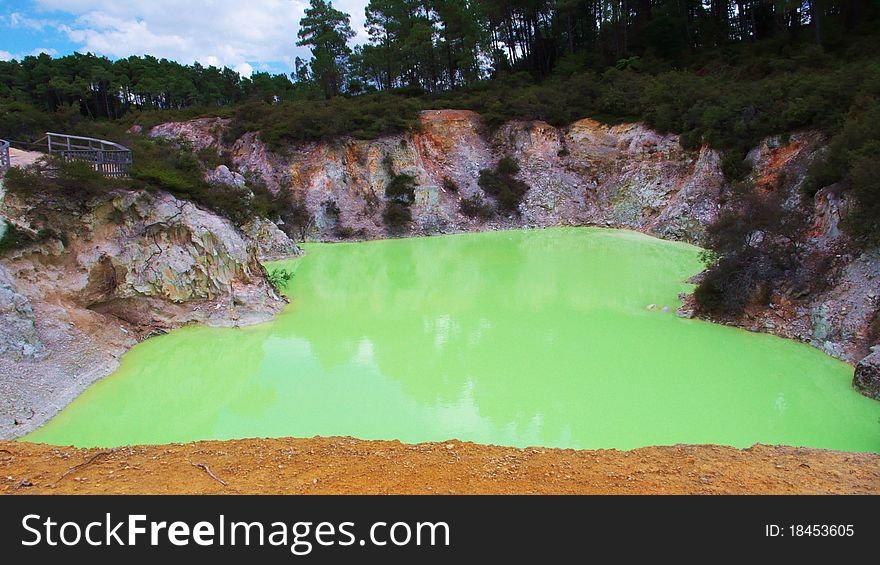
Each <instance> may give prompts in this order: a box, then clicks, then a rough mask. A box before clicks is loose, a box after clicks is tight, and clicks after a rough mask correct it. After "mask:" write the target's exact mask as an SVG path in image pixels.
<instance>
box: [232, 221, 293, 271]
mask: <svg viewBox="0 0 880 565" xmlns="http://www.w3.org/2000/svg"><path fill="white" fill-rule="evenodd" d="M241 229H242V232H244V235H245V236H246V237H248V238H250V240H251V241H252V242H253V243H254V245H256V248H257V256H258V257H259V259H260V261H276V260H279V259H289V258H291V257H296V256H298V255H302V253H303V251H302V249H300V247H299V246H298V245H297V244H296V243H294V242H293V240H291V239H290V238H289V237H288V236H287V234H286V233H284V232H283V231H281V230H280V229H278V226H277V225H275V223H274V222H270V221H269V220H266V219H264V218H255V219H253V220H251V221H250V222H248V223H247V225H245V226H244V227H242V228H241Z"/></svg>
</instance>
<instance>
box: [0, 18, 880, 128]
mask: <svg viewBox="0 0 880 565" xmlns="http://www.w3.org/2000/svg"><path fill="white" fill-rule="evenodd" d="M877 12H878V8H877V4H876V3H875V2H872V1H870V0H482V1H480V2H477V1H474V0H370V2H369V3H368V4H367V6H366V9H365V16H366V29H367V32H368V34H369V41H368V42H366V43H364V44H361V45H357V46H354V47H352V46H351V41H352V39H353V38H354V36H355V33H354V31H353V30H352V28H351V23H350V21H351V19H350V15H349V14H346V13H345V12H342V11H340V10H337V9H336V8H334V6H333V4H332V2H328V1H326V0H311V2H310V5H309V7H308V8H307V9H306V12H305V17H304V18H303V19H302V21H301V23H300V30H299V33H298V37H297V38H296V40H295V41H296V42H297V45H299V46H307V47H309V48H310V50H311V58H310V60H308V61H305V60H303V59H301V58H297V60H296V64H295V70H294V71H293V72H292V73H291V74H290V75H289V76H286V75H282V74H270V73H261V72H258V73H254V74H253V75H252V76H250V77H243V76H241V75H240V74H239V73H237V72H235V71H234V70H232V69H229V68H217V67H214V66H207V67H205V66H202V65H200V64H198V63H196V64H193V65H182V64H179V63H176V62H174V61H169V60H167V59H157V58H155V57H151V56H143V57H137V56H132V57H129V58H127V59H121V60H118V61H111V60H109V59H107V58H106V57H99V56H96V55H92V54H81V53H74V54H72V55H67V56H64V57H59V58H52V57H50V56H49V55H46V54H42V55H38V56H28V57H25V58H24V59H22V60H21V61H0V99H5V100H13V101H18V102H26V103H28V104H31V105H33V106H35V107H37V108H39V109H41V110H44V111H48V112H55V111H57V110H59V109H61V108H64V107H71V106H73V107H75V108H76V109H77V110H79V112H80V113H81V114H82V115H84V116H86V117H91V118H111V119H115V118H119V117H121V116H123V115H124V114H126V113H127V112H129V111H131V110H179V109H182V108H189V107H200V106H201V107H204V106H227V105H234V104H237V103H239V102H242V101H244V100H248V99H257V100H263V101H266V102H271V103H274V102H279V101H284V100H294V99H314V98H321V97H324V98H332V97H334V96H339V95H346V96H354V95H359V94H363V93H370V92H376V91H390V90H399V89H410V90H411V91H413V92H428V93H438V92H443V91H452V90H456V89H460V88H463V87H469V86H473V85H475V84H478V83H481V82H482V81H484V79H487V78H491V77H493V76H497V75H498V74H499V73H505V72H518V71H524V72H527V73H529V74H530V75H531V76H532V77H533V78H534V79H535V80H541V79H543V78H545V77H547V76H548V75H550V74H551V73H552V72H553V71H554V70H556V69H558V68H560V67H561V68H562V69H563V70H565V69H568V68H571V67H572V66H574V67H576V68H584V67H587V68H593V69H601V68H603V67H608V66H611V65H618V66H626V65H628V64H631V63H632V62H633V61H636V60H637V58H645V57H647V58H655V59H661V60H667V61H677V62H682V63H684V62H686V61H687V60H688V58H690V57H693V56H694V54H695V53H698V52H699V51H700V50H701V49H703V48H707V47H724V46H726V45H730V44H735V43H742V42H752V41H758V40H762V39H767V38H772V37H780V36H784V37H787V38H791V39H793V40H798V41H804V40H809V41H814V42H815V43H816V44H818V45H820V46H823V45H834V44H835V43H840V42H841V41H845V39H846V36H847V34H848V33H850V32H851V31H852V30H854V29H855V28H857V27H858V26H859V25H860V23H861V24H862V25H867V24H865V22H869V21H874V20H875V17H876V15H877Z"/></svg>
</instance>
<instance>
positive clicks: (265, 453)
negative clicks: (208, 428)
mask: <svg viewBox="0 0 880 565" xmlns="http://www.w3.org/2000/svg"><path fill="white" fill-rule="evenodd" d="M212 474H213V477H212V476H211V475H212ZM221 481H222V482H221ZM0 492H5V493H7V494H98V493H101V494H878V493H880V455H876V454H867V453H841V452H835V451H822V450H815V449H796V448H793V447H771V446H763V445H756V446H754V447H752V448H750V449H745V450H739V449H734V448H732V447H721V446H710V445H679V446H669V447H646V448H642V449H635V450H632V451H615V450H598V451H574V450H571V449H565V450H563V449H546V448H542V447H530V448H527V449H518V448H513V447H498V446H491V445H477V444H473V443H462V442H458V441H449V442H445V443H421V444H417V445H407V444H402V443H400V442H396V441H362V440H356V439H352V438H312V439H290V438H282V439H248V440H230V441H223V442H216V441H203V442H196V443H190V444H186V445H178V444H173V445H164V446H142V447H123V448H118V449H114V450H112V451H111V450H100V449H75V448H70V447H64V448H57V447H49V446H44V445H34V444H22V443H10V442H6V443H3V442H0Z"/></svg>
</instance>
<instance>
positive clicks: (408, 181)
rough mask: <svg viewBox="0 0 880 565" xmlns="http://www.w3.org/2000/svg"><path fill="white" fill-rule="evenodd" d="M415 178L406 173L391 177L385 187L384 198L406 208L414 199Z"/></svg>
mask: <svg viewBox="0 0 880 565" xmlns="http://www.w3.org/2000/svg"><path fill="white" fill-rule="evenodd" d="M415 191H416V178H415V177H414V176H413V175H410V174H407V173H400V174H397V175H394V176H392V177H391V180H390V181H388V184H387V185H386V186H385V198H387V199H388V200H393V201H394V202H398V203H400V204H405V205H407V206H409V205H411V204H412V203H413V202H415V199H416V192H415Z"/></svg>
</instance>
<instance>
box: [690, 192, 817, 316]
mask: <svg viewBox="0 0 880 565" xmlns="http://www.w3.org/2000/svg"><path fill="white" fill-rule="evenodd" d="M784 198H785V195H784V194H783V193H782V192H781V191H774V192H770V193H764V192H762V191H759V190H757V189H755V188H754V187H752V186H751V185H749V184H745V183H734V185H733V187H732V195H731V198H730V200H729V202H728V203H727V205H726V206H725V208H724V209H723V210H722V211H721V213H720V214H719V216H718V218H717V219H716V220H715V221H714V222H713V223H712V224H710V225H709V226H708V227H707V228H706V237H705V242H704V243H705V245H706V247H707V251H706V252H705V253H703V254H702V256H701V258H702V259H703V260H704V261H706V262H707V263H708V265H709V266H708V269H707V271H706V274H705V276H704V277H703V280H702V282H701V283H700V284H699V285H698V286H697V288H696V289H694V297H695V298H696V300H697V304H698V305H699V306H700V308H701V309H702V310H704V311H707V312H713V313H720V314H727V315H737V314H740V313H741V312H742V311H743V310H744V309H745V308H746V306H748V305H749V304H750V303H752V302H759V303H767V302H769V300H770V298H771V297H772V295H773V293H774V292H775V291H776V290H778V287H779V285H780V283H781V281H783V280H805V279H806V272H805V271H806V269H804V268H802V266H803V264H804V257H802V253H801V249H800V248H799V244H798V242H799V241H800V240H801V238H802V235H803V233H804V232H805V230H806V229H807V227H808V222H807V218H808V214H807V211H806V210H805V209H803V208H794V209H789V208H786V207H785V205H784Z"/></svg>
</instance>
